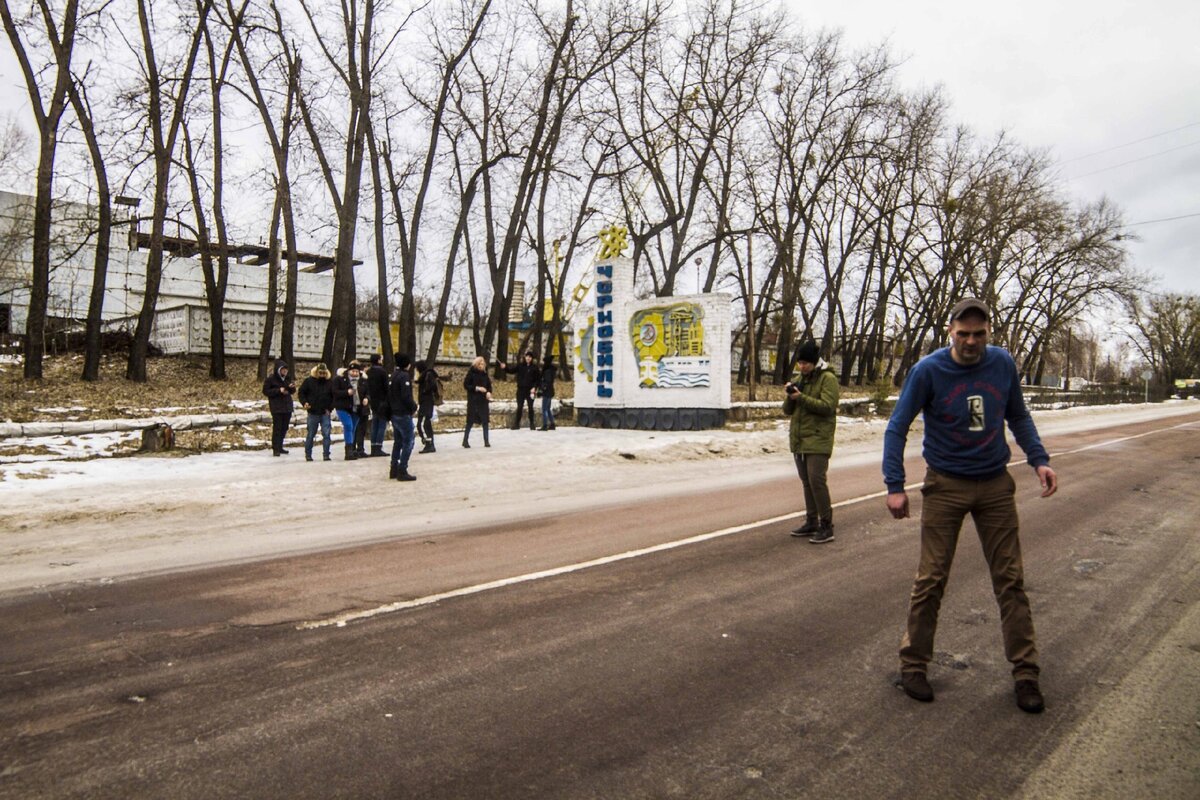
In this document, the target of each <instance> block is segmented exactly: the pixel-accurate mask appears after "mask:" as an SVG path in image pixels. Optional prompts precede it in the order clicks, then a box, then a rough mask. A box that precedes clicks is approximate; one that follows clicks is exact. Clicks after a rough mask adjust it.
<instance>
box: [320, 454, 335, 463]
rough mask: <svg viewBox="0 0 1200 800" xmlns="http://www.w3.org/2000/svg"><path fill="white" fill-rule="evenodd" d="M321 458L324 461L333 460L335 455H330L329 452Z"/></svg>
mask: <svg viewBox="0 0 1200 800" xmlns="http://www.w3.org/2000/svg"><path fill="white" fill-rule="evenodd" d="M321 460H322V461H333V456H331V455H329V453H326V454H324V455H323V456H321Z"/></svg>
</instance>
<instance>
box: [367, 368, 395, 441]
mask: <svg viewBox="0 0 1200 800" xmlns="http://www.w3.org/2000/svg"><path fill="white" fill-rule="evenodd" d="M387 396H388V373H387V370H386V369H384V368H383V356H381V355H380V354H379V353H372V354H371V366H369V367H367V399H368V400H369V401H370V406H371V457H372V458H376V457H378V456H386V455H387V453H385V452H384V451H383V440H384V437H386V436H387V429H388V425H390V424H391V421H392V412H391V411H390V410H389V409H388V399H387Z"/></svg>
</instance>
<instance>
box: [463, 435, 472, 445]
mask: <svg viewBox="0 0 1200 800" xmlns="http://www.w3.org/2000/svg"><path fill="white" fill-rule="evenodd" d="M470 446H471V445H470V443H469V442H468V441H467V437H465V436H464V437H463V447H470Z"/></svg>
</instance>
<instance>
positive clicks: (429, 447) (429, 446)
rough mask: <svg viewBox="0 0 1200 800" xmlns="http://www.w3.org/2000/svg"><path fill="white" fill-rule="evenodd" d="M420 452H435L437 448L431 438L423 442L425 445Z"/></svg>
mask: <svg viewBox="0 0 1200 800" xmlns="http://www.w3.org/2000/svg"><path fill="white" fill-rule="evenodd" d="M421 452H422V453H436V452H437V449H436V448H435V447H434V446H433V439H430V440H429V441H427V442H425V446H424V447H422V448H421Z"/></svg>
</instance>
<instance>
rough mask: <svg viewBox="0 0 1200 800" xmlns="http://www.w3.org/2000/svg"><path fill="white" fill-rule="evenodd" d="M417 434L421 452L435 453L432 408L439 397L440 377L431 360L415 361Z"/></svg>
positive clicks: (440, 393)
mask: <svg viewBox="0 0 1200 800" xmlns="http://www.w3.org/2000/svg"><path fill="white" fill-rule="evenodd" d="M417 373H418V374H417V435H419V436H420V437H421V444H422V445H424V446H423V447H422V448H421V452H422V453H436V452H437V448H435V447H434V446H433V409H434V406H435V405H436V404H437V401H438V400H440V399H441V396H442V389H441V378H440V377H439V376H438V374H437V370H436V369H434V368H433V362H432V361H430V362H429V363H426V362H424V361H418V362H417Z"/></svg>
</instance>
